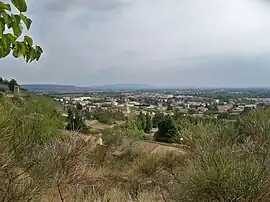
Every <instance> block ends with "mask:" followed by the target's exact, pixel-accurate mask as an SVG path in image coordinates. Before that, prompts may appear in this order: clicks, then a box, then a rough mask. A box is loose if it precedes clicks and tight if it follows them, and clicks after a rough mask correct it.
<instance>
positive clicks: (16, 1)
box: [11, 0, 27, 12]
mask: <svg viewBox="0 0 270 202" xmlns="http://www.w3.org/2000/svg"><path fill="white" fill-rule="evenodd" d="M11 2H12V4H13V5H14V6H15V7H16V8H17V9H18V10H19V11H20V12H26V11H27V4H26V2H25V0H11Z"/></svg>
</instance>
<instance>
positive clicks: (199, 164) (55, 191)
mask: <svg viewBox="0 0 270 202" xmlns="http://www.w3.org/2000/svg"><path fill="white" fill-rule="evenodd" d="M1 99H2V100H1V102H0V103H1V105H0V107H1V109H0V115H1V117H2V118H1V119H0V138H1V141H0V150H1V152H0V153H1V154H0V164H1V165H0V196H1V201H145V202H148V201H180V202H181V201H183V202H186V201H191V202H193V201H194V202H196V201H258V202H259V201H270V191H269V190H270V178H269V176H270V170H269V168H270V165H269V162H270V161H269V160H270V149H269V148H270V145H269V143H270V141H269V139H270V138H269V136H270V133H269V132H270V124H269V121H270V109H262V110H255V111H252V112H250V113H248V114H246V115H244V116H242V117H241V118H240V119H239V120H238V122H236V123H231V122H222V123H214V122H202V121H201V122H197V123H194V122H188V124H185V123H182V124H181V131H180V133H178V135H179V136H175V137H174V138H175V141H177V138H183V139H184V140H183V143H184V144H185V151H182V150H173V151H167V152H164V153H153V152H151V151H150V152H144V148H142V149H140V150H137V151H135V150H131V149H130V150H126V151H125V152H123V153H121V154H118V155H115V153H116V151H117V150H118V149H119V146H121V145H122V141H123V137H129V138H131V139H132V138H134V137H135V139H136V136H132V135H128V134H124V133H131V132H132V130H134V131H136V130H138V129H137V126H136V123H134V122H132V120H130V121H128V122H127V124H128V125H127V126H125V127H123V128H119V130H115V133H113V134H110V135H109V134H108V136H107V138H106V139H104V142H105V144H106V146H101V147H96V146H95V145H94V144H91V142H89V141H88V142H86V141H85V140H83V139H80V138H79V136H68V135H67V136H60V135H59V134H58V129H59V128H61V127H62V126H63V125H62V124H61V120H59V117H58V115H57V113H56V112H55V111H54V110H53V108H52V107H51V106H50V104H48V101H47V100H39V101H35V102H34V101H33V102H29V103H26V104H23V105H22V106H20V107H17V106H15V105H14V104H12V103H11V102H9V101H7V100H6V99H4V98H1ZM44 103H47V104H46V105H44ZM26 117H27V119H26ZM57 120H58V121H57ZM133 121H134V120H133ZM132 128H133V129H132ZM117 131H118V132H117ZM121 131H122V132H121ZM134 131H133V132H134ZM138 131H139V130H138ZM120 132H121V133H120ZM145 149H146V148H145Z"/></svg>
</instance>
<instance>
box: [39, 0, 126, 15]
mask: <svg viewBox="0 0 270 202" xmlns="http://www.w3.org/2000/svg"><path fill="white" fill-rule="evenodd" d="M123 4H124V1H123V0H75V1H74V0H57V1H56V0H46V2H45V3H44V6H45V7H44V8H45V9H46V10H48V11H57V12H66V11H68V10H72V9H76V8H78V7H80V8H85V9H91V10H98V11H109V10H114V9H117V8H119V7H120V6H122V5H123Z"/></svg>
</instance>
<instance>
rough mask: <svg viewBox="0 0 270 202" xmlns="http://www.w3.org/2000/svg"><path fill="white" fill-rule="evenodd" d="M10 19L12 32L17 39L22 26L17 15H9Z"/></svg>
mask: <svg viewBox="0 0 270 202" xmlns="http://www.w3.org/2000/svg"><path fill="white" fill-rule="evenodd" d="M11 19H12V22H13V23H12V30H13V33H14V35H15V36H16V37H17V38H18V37H19V36H21V34H22V29H23V28H22V25H21V23H20V19H21V18H20V16H19V15H12V14H11Z"/></svg>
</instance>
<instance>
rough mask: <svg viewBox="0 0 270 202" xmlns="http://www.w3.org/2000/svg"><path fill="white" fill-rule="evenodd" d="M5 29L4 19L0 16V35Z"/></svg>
mask: <svg viewBox="0 0 270 202" xmlns="http://www.w3.org/2000/svg"><path fill="white" fill-rule="evenodd" d="M4 31H5V21H4V19H3V18H0V36H2V35H3V33H4Z"/></svg>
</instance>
